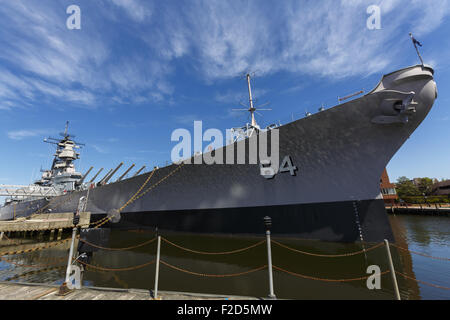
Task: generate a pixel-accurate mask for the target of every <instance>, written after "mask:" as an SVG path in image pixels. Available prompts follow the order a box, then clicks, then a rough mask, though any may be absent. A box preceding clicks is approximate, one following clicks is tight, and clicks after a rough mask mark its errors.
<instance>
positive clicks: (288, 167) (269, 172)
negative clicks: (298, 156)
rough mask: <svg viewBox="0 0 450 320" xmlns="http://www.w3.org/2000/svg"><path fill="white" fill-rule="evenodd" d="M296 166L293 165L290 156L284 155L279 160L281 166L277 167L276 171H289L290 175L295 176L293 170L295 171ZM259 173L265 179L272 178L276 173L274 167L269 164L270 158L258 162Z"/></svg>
mask: <svg viewBox="0 0 450 320" xmlns="http://www.w3.org/2000/svg"><path fill="white" fill-rule="evenodd" d="M297 170H298V169H297V167H296V166H294V164H293V162H292V159H291V156H285V157H284V159H283V161H282V162H281V166H280V168H279V169H278V172H281V173H283V172H289V173H290V174H291V176H295V171H297ZM259 171H260V172H259V173H260V174H261V175H262V176H263V177H264V178H266V179H272V178H273V177H274V176H275V174H276V173H277V172H276V171H275V169H274V168H273V167H272V166H271V161H270V160H261V161H260V164H259Z"/></svg>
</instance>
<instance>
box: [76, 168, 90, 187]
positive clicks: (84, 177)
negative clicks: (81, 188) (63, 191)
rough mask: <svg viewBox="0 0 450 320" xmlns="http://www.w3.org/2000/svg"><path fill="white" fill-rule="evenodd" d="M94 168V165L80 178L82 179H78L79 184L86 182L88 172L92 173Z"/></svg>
mask: <svg viewBox="0 0 450 320" xmlns="http://www.w3.org/2000/svg"><path fill="white" fill-rule="evenodd" d="M92 169H94V167H90V168H89V170H88V171H87V172H86V173H85V174H84V175H83V177H82V178H81V179H80V181H78V183H77V184H79V185H81V184H82V183H83V182H84V179H86V177H87V176H88V174H89V173H91V171H92Z"/></svg>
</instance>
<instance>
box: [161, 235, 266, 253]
mask: <svg viewBox="0 0 450 320" xmlns="http://www.w3.org/2000/svg"><path fill="white" fill-rule="evenodd" d="M161 239H162V240H163V241H165V242H167V243H168V244H170V245H172V246H174V247H176V248H178V249H181V250H184V251H188V252H192V253H197V254H204V255H225V254H233V253H238V252H243V251H246V250H249V249H252V248H254V247H257V246H259V245H261V244H263V243H264V242H266V240H265V239H264V240H262V241H260V242H258V243H255V244H252V245H251V246H248V247H245V248H241V249H236V250H233V251H225V252H205V251H197V250H192V249H188V248H185V247H182V246H180V245H177V244H175V243H173V242H171V241H169V240H167V239H166V238H163V237H161Z"/></svg>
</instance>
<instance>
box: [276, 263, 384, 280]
mask: <svg viewBox="0 0 450 320" xmlns="http://www.w3.org/2000/svg"><path fill="white" fill-rule="evenodd" d="M272 267H273V268H274V269H276V270H278V271H281V272H284V273H287V274H290V275H292V276H296V277H299V278H304V279H309V280H317V281H323V282H350V281H359V280H366V279H368V278H370V277H371V276H373V275H368V276H363V277H359V278H351V279H326V278H317V277H312V276H307V275H304V274H300V273H296V272H292V271H288V270H285V269H283V268H280V267H278V266H275V265H273V266H272ZM389 272H390V271H389V270H386V271H383V272H381V273H380V276H382V275H385V274H388V273H389Z"/></svg>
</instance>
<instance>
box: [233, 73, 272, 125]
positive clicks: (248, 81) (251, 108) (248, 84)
mask: <svg viewBox="0 0 450 320" xmlns="http://www.w3.org/2000/svg"><path fill="white" fill-rule="evenodd" d="M246 78H247V86H248V97H249V99H248V101H249V108H248V109H233V111H248V112H250V116H251V126H252V127H254V128H257V129H259V126H258V124H257V123H256V119H255V113H257V114H259V115H261V114H260V113H259V112H257V110H258V111H271V110H272V109H261V108H260V107H255V106H253V97H252V87H251V83H250V80H251V79H250V73H247V74H246ZM268 104H269V102H267V103H265V104H263V105H262V106H266V105H268ZM241 105H242V106H244V107H247V106H246V105H244V104H241Z"/></svg>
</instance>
